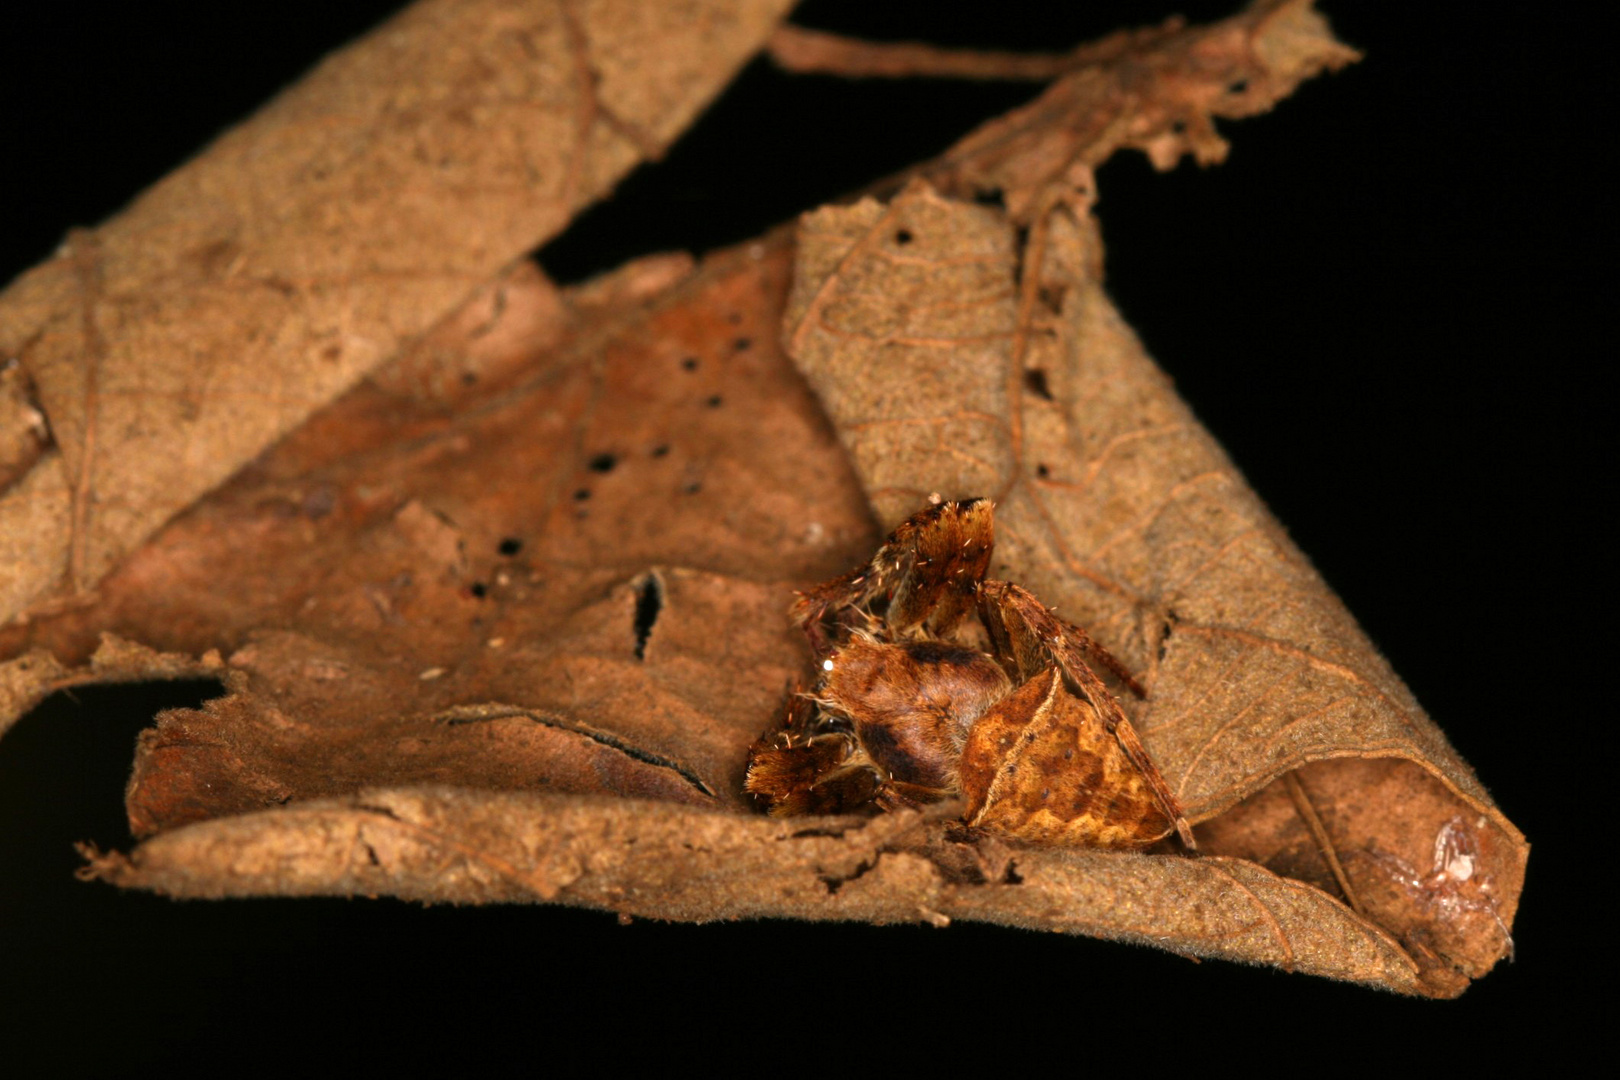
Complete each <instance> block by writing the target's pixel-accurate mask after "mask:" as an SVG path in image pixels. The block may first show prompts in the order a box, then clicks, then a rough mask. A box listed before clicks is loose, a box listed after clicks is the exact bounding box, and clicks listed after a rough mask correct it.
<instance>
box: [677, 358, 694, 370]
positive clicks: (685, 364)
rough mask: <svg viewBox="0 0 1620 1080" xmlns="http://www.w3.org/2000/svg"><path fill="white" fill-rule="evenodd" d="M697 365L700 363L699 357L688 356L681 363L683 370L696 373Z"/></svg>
mask: <svg viewBox="0 0 1620 1080" xmlns="http://www.w3.org/2000/svg"><path fill="white" fill-rule="evenodd" d="M697 365H698V361H697V357H695V356H688V357H687V358H686V359H685V360H682V361H681V369H682V370H683V371H696V370H697Z"/></svg>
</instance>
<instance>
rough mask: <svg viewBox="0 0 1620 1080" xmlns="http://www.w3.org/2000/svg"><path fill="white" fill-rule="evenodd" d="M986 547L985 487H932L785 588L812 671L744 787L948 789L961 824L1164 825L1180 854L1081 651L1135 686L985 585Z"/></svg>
mask: <svg viewBox="0 0 1620 1080" xmlns="http://www.w3.org/2000/svg"><path fill="white" fill-rule="evenodd" d="M994 545H995V539H994V507H993V504H992V503H991V502H990V501H989V500H988V499H965V500H961V501H953V502H946V501H940V500H937V499H936V500H934V501H933V502H932V505H930V506H928V507H925V508H924V509H923V510H921V511H920V512H918V513H916V514H914V515H912V516H911V517H910V518H908V519H907V520H906V521H904V522H902V523H901V524H900V526H899V527H898V528H897V529H895V530H894V532H893V533H891V534H890V535H889V537H888V539H887V540H885V541H884V543H883V545H882V546H881V547H879V548H878V550H877V554H876V555H874V556H873V557H872V560H871V562H870V563H868V564H866V565H865V566H861V567H858V568H857V569H855V570H853V571H851V572H850V573H848V574H845V575H844V576H842V577H839V578H834V579H833V580H831V581H828V582H825V583H824V584H821V585H818V586H816V587H815V588H813V589H811V590H809V591H808V592H804V593H801V594H799V600H798V602H797V603H795V604H794V606H793V611H792V616H793V618H794V619H795V620H796V621H797V622H798V623H799V625H800V626H801V627H802V628H803V629H804V631H805V633H806V635H807V636H808V637H809V639H810V644H811V648H812V650H813V651H814V653H815V655H816V659H817V662H818V664H819V668H820V670H819V672H818V675H817V679H816V682H815V686H814V688H813V689H812V690H811V691H810V692H808V693H794V694H793V695H791V696H790V697H789V699H788V702H787V705H786V706H785V707H784V709H783V712H782V715H781V716H780V717H779V718H778V720H777V721H776V723H775V725H774V727H773V730H772V731H771V732H769V733H767V734H766V735H765V737H763V738H762V739H761V740H760V741H759V742H758V743H756V744H755V745H754V747H753V749H752V751H751V753H750V755H749V765H748V777H747V780H746V783H745V786H746V789H747V791H748V792H749V793H750V794H752V795H753V796H754V797H755V799H756V800H757V801H758V802H759V803H760V804H762V805H763V806H764V808H765V809H766V810H767V811H768V812H769V813H771V814H773V815H784V816H785V815H793V814H841V813H850V812H854V811H858V810H861V809H868V808H876V809H879V810H896V809H900V808H903V807H915V806H920V805H923V804H927V803H933V802H938V801H941V800H943V799H947V798H953V797H958V796H959V797H961V799H962V800H963V802H964V804H965V806H966V812H965V814H964V815H963V821H964V823H965V824H966V825H967V826H968V828H969V829H983V830H985V831H988V832H994V833H999V834H1001V835H1003V836H1008V837H1011V838H1014V839H1017V840H1024V841H1029V842H1033V843H1043V844H1070V845H1083V846H1088V847H1113V848H1136V847H1145V846H1147V845H1149V844H1152V843H1155V842H1156V841H1158V840H1161V839H1164V838H1165V837H1167V836H1169V835H1170V834H1171V833H1172V832H1174V833H1176V834H1177V835H1178V836H1180V838H1181V841H1182V843H1183V844H1185V845H1186V846H1187V848H1189V849H1192V848H1194V847H1195V845H1194V843H1193V837H1192V830H1191V829H1190V828H1189V826H1188V824H1187V820H1186V818H1185V816H1184V815H1183V814H1182V811H1181V806H1180V804H1179V803H1178V802H1177V800H1176V797H1175V795H1174V794H1173V793H1172V792H1171V791H1170V788H1169V785H1167V784H1166V783H1165V782H1164V779H1163V777H1161V776H1160V775H1159V770H1158V768H1157V767H1156V766H1155V765H1154V764H1153V760H1152V759H1151V758H1150V757H1149V756H1148V753H1147V750H1146V749H1145V748H1144V747H1143V746H1142V743H1141V740H1140V739H1139V738H1138V737H1137V735H1136V730H1135V728H1133V727H1132V726H1131V722H1130V721H1129V720H1128V719H1126V717H1125V714H1124V713H1123V712H1122V711H1121V710H1120V707H1119V702H1118V701H1117V700H1115V698H1114V696H1113V695H1112V694H1111V693H1109V691H1108V688H1107V687H1106V686H1105V685H1104V683H1103V681H1102V679H1101V677H1099V676H1098V674H1097V672H1096V671H1094V670H1093V669H1092V667H1091V666H1090V664H1088V662H1087V660H1088V659H1089V660H1090V661H1092V662H1094V663H1096V664H1097V665H1098V666H1100V667H1102V668H1105V669H1107V670H1108V671H1109V672H1111V673H1112V674H1113V675H1114V676H1115V677H1116V678H1118V679H1119V681H1120V682H1121V683H1122V684H1123V685H1124V686H1125V687H1126V688H1127V689H1129V690H1130V691H1131V692H1132V693H1134V694H1136V695H1138V696H1145V694H1144V692H1143V690H1142V688H1141V686H1140V685H1138V683H1137V682H1136V680H1135V679H1133V678H1132V677H1131V675H1130V673H1129V672H1128V671H1127V670H1126V669H1125V667H1124V665H1122V664H1121V663H1120V662H1119V661H1118V660H1116V659H1115V658H1114V657H1113V656H1112V655H1111V654H1110V653H1109V652H1108V651H1107V650H1106V649H1104V648H1103V647H1102V646H1100V645H1098V644H1097V643H1096V642H1095V641H1093V640H1091V638H1090V637H1089V636H1088V635H1087V634H1086V632H1085V631H1084V630H1082V629H1080V628H1079V627H1078V626H1075V625H1073V624H1072V623H1069V622H1066V621H1064V620H1063V619H1060V618H1058V617H1057V616H1056V615H1054V614H1053V613H1052V612H1051V611H1050V610H1048V609H1047V607H1046V606H1045V605H1044V604H1042V603H1041V602H1040V601H1039V600H1037V599H1036V598H1035V597H1034V596H1032V595H1031V594H1030V593H1029V592H1028V591H1027V590H1025V589H1023V588H1021V587H1019V586H1017V585H1014V584H1012V583H1010V582H1006V581H995V580H989V579H986V577H985V573H986V571H987V570H988V569H989V566H990V555H991V551H992V549H993V548H994ZM975 618H976V623H977V625H976V626H975V624H974V619H975ZM984 646H987V648H986V647H984Z"/></svg>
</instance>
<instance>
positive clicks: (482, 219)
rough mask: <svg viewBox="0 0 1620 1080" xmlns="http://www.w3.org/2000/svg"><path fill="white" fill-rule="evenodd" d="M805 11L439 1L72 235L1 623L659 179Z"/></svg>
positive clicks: (48, 311)
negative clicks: (783, 22) (581, 214)
mask: <svg viewBox="0 0 1620 1080" xmlns="http://www.w3.org/2000/svg"><path fill="white" fill-rule="evenodd" d="M789 6H790V0H692V2H689V3H682V4H655V5H645V4H641V3H638V2H637V0H587V2H583V3H573V2H565V0H543V2H538V3H531V2H514V0H475V2H463V0H423V2H421V3H418V4H416V5H415V6H413V7H411V8H409V9H408V10H406V11H405V12H403V13H401V14H400V15H398V16H396V17H395V18H393V19H391V20H389V21H388V22H387V23H385V24H384V25H382V26H380V27H378V28H377V29H376V30H374V31H373V32H372V33H370V34H368V35H367V36H365V37H364V38H362V39H361V40H360V41H358V42H356V43H354V44H353V45H351V46H349V47H348V48H345V49H343V50H341V51H339V52H337V53H335V54H333V55H332V56H331V57H329V58H328V59H327V60H326V61H324V62H323V63H322V64H320V65H319V66H318V67H317V68H316V69H315V70H314V71H312V72H310V74H309V75H308V76H307V77H305V78H304V79H303V80H302V81H300V82H299V83H298V84H297V85H295V86H293V87H292V88H290V89H289V90H287V91H286V92H284V93H283V94H281V95H280V96H278V97H277V98H276V99H275V100H274V101H272V102H270V103H269V104H268V105H267V106H265V107H264V108H263V109H262V110H261V111H260V112H259V113H258V114H257V115H255V116H254V117H253V118H251V119H250V120H248V121H246V122H245V123H243V124H241V125H240V126H238V127H237V128H235V129H233V130H232V131H230V132H228V133H227V134H225V135H224V136H222V137H221V138H220V139H219V140H217V141H216V142H215V143H214V144H213V145H211V146H209V147H208V148H207V149H206V150H204V151H203V152H202V153H201V154H200V155H198V157H197V158H195V159H194V160H192V161H191V162H188V163H187V164H186V165H184V166H182V167H181V168H179V169H177V170H176V171H175V172H174V173H172V174H170V175H169V176H168V177H167V178H166V179H164V180H163V181H161V182H160V183H158V184H156V185H155V186H153V187H152V188H151V189H150V190H149V191H147V192H145V193H144V194H143V195H141V197H140V198H138V199H137V200H136V201H135V202H134V203H132V204H131V205H130V207H129V208H128V209H126V210H125V211H124V212H123V213H121V214H119V215H118V216H117V217H115V218H113V219H112V220H111V221H109V222H107V223H106V224H104V225H102V226H101V227H100V228H98V229H96V230H94V231H93V232H79V233H76V234H74V235H73V236H72V237H70V238H69V240H68V241H67V242H66V243H65V244H64V245H63V247H62V248H61V250H60V251H59V252H58V253H57V256H56V257H55V258H53V259H51V260H50V261H48V262H46V263H44V264H42V265H40V266H39V267H37V268H35V269H34V270H32V271H30V272H28V273H27V274H24V275H23V276H22V277H20V278H19V279H17V281H15V282H13V283H12V284H11V285H10V286H9V287H8V288H7V289H6V290H5V292H4V293H0V354H3V355H5V356H6V357H19V358H20V359H21V361H22V364H23V367H24V368H25V369H26V370H27V372H28V375H29V378H30V380H31V382H32V389H31V393H32V394H33V395H34V396H35V397H36V398H37V401H38V405H39V409H40V410H41V411H42V412H43V413H44V414H45V415H46V416H48V417H49V419H50V429H51V433H52V435H53V437H54V443H53V448H49V449H47V448H45V447H44V446H43V445H41V444H38V443H37V442H34V443H25V444H24V446H25V447H26V448H28V449H29V450H30V451H31V452H30V454H29V458H28V460H27V462H26V465H27V471H26V472H25V473H23V474H22V476H21V478H20V479H19V480H17V481H16V482H15V483H14V484H11V485H10V486H11V491H12V497H11V498H7V499H5V500H3V501H0V620H9V619H11V618H13V617H15V616H16V615H18V614H19V613H22V612H25V611H27V610H29V609H30V608H33V609H36V610H38V609H40V608H41V607H42V606H43V607H45V608H47V609H48V608H49V607H50V606H51V603H52V602H53V601H54V602H55V604H56V605H60V604H63V603H69V604H71V603H82V602H85V600H86V599H87V597H86V596H85V594H86V593H87V592H88V591H89V590H91V589H93V588H94V586H95V584H96V582H97V581H98V580H99V579H100V578H101V577H102V576H103V574H105V573H106V571H107V570H108V569H110V568H111V567H112V566H113V565H114V564H115V563H117V562H118V561H119V560H120V559H121V558H122V557H123V556H124V555H126V554H127V553H128V552H129V551H130V550H132V549H133V548H134V547H136V546H137V545H138V544H140V543H141V542H142V541H144V540H145V539H146V538H147V537H149V536H150V535H151V534H152V533H153V532H154V531H155V530H156V529H157V528H159V527H160V526H161V525H162V524H163V523H164V522H165V521H167V520H169V519H170V518H171V517H173V516H174V514H176V513H177V512H178V511H180V510H182V509H184V508H185V507H186V506H188V505H190V504H191V503H192V502H193V501H195V500H196V499H197V498H198V497H199V496H201V495H203V494H204V493H205V492H207V491H209V490H211V489H212V488H214V487H215V486H217V485H218V484H219V483H220V482H221V481H223V480H225V479H226V478H227V477H229V476H230V475H231V474H232V473H234V472H235V471H236V470H237V469H238V468H240V467H241V466H242V465H243V464H245V463H246V462H247V461H249V460H251V459H252V458H253V457H254V456H255V455H257V454H258V453H259V452H260V451H261V450H263V449H264V448H265V447H266V446H268V445H270V444H271V443H273V442H274V441H275V440H277V439H278V438H280V437H281V436H283V435H285V434H286V433H287V432H288V431H290V430H292V429H293V428H294V427H296V426H297V425H298V424H300V423H302V422H303V421H304V420H305V419H306V418H307V417H308V416H309V415H310V414H311V413H312V412H314V411H315V410H316V409H318V408H320V407H321V406H322V405H325V404H326V403H328V402H330V401H331V400H332V399H334V398H335V397H337V396H338V395H340V394H341V393H343V392H344V391H345V390H347V389H348V388H349V387H351V386H353V385H354V383H355V381H356V380H357V379H358V378H359V377H360V376H362V375H363V374H365V373H366V372H367V371H369V370H371V369H372V368H374V367H376V366H377V365H378V364H379V363H381V362H383V361H385V360H387V359H389V358H390V357H392V356H394V355H395V354H396V353H397V352H398V351H399V349H400V347H401V346H402V345H403V344H405V343H408V342H410V341H412V340H413V339H414V338H416V337H417V336H419V335H420V334H422V333H423V332H424V331H426V330H427V329H428V328H429V327H431V326H432V325H433V324H434V323H436V322H438V321H439V320H440V319H441V318H443V317H444V316H445V315H447V314H448V313H449V312H450V311H451V310H452V309H453V308H455V307H456V306H457V305H458V304H460V303H461V302H462V301H463V300H464V299H465V298H466V296H467V295H468V294H469V293H471V292H472V291H473V290H474V289H475V288H477V287H478V286H479V285H481V284H482V283H484V282H485V281H487V280H488V279H489V278H490V277H491V276H492V275H494V274H495V273H496V272H498V271H499V270H500V269H501V268H503V267H505V266H506V265H508V264H509V263H511V262H512V261H513V260H514V259H517V258H519V257H521V256H522V255H523V254H524V253H525V252H528V251H532V250H533V249H534V248H535V247H536V246H538V245H539V244H540V243H541V242H542V241H544V240H546V239H547V238H549V237H551V236H553V235H555V234H556V233H558V232H560V231H561V229H562V228H563V226H564V225H566V224H567V223H568V221H569V219H570V218H572V217H573V216H574V214H575V213H577V212H578V211H579V210H580V209H582V208H583V207H585V206H587V205H589V204H590V203H592V202H594V201H596V200H597V199H599V198H601V197H602V196H603V195H604V194H605V193H606V192H607V191H609V190H610V189H611V188H612V186H613V185H614V184H615V183H616V182H617V181H618V179H619V178H620V177H622V176H623V175H624V174H625V173H626V172H628V171H629V170H630V169H631V168H632V167H633V166H635V165H636V164H638V163H639V162H641V161H644V160H647V159H649V158H655V157H657V156H658V155H659V154H660V153H661V152H662V151H663V149H664V148H665V147H667V146H668V145H669V144H670V143H671V142H673V141H674V138H675V136H676V135H677V134H679V132H680V131H681V130H682V129H683V128H685V127H686V125H687V124H688V123H689V122H690V121H691V120H692V118H693V117H694V116H696V115H697V113H698V112H699V111H700V110H701V109H702V108H703V107H704V106H705V105H707V104H708V102H709V100H710V99H711V98H712V97H713V96H714V95H715V94H716V93H718V92H719V91H720V89H721V88H722V87H723V86H724V85H725V83H726V82H727V81H728V80H729V78H730V77H731V75H732V74H733V73H734V72H735V71H736V70H737V69H738V68H739V67H741V66H742V64H743V63H744V62H745V61H746V60H747V59H748V57H749V56H750V55H751V54H752V53H753V52H754V51H755V50H756V49H757V48H758V47H759V45H760V43H761V42H762V41H763V40H764V38H765V37H766V35H767V34H768V33H769V31H770V30H771V28H772V27H773V26H774V24H775V22H776V20H777V19H778V18H779V17H780V16H781V15H782V14H783V13H784V12H785V11H786V10H787V8H788V7H789ZM15 441H17V440H16V439H15V438H7V439H6V440H5V441H4V442H0V468H5V469H6V471H7V472H16V471H17V463H14V462H13V461H11V460H10V459H12V458H13V457H15V456H16V453H15V451H14V450H13V448H12V447H11V446H10V445H9V444H11V443H13V442H15ZM5 478H6V479H8V480H9V479H10V478H9V477H5Z"/></svg>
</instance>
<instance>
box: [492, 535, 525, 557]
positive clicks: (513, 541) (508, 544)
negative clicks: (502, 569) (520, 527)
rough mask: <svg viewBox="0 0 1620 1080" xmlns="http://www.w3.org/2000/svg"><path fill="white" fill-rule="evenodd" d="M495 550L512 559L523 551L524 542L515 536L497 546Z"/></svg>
mask: <svg viewBox="0 0 1620 1080" xmlns="http://www.w3.org/2000/svg"><path fill="white" fill-rule="evenodd" d="M495 550H496V551H498V552H500V553H501V554H502V555H505V556H506V557H507V558H511V557H512V556H513V555H516V554H517V553H518V552H520V551H522V550H523V541H522V540H520V539H518V538H517V537H515V536H508V537H507V538H506V539H504V540H502V541H501V542H500V543H499V544H497V545H496V547H495Z"/></svg>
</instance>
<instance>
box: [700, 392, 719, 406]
mask: <svg viewBox="0 0 1620 1080" xmlns="http://www.w3.org/2000/svg"><path fill="white" fill-rule="evenodd" d="M721 400H722V399H721V397H720V395H719V394H715V395H713V396H712V397H710V398H709V399H708V400H707V401H705V402H704V403H703V404H705V405H707V406H708V407H709V408H711V409H718V408H719V407H720V402H721Z"/></svg>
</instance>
